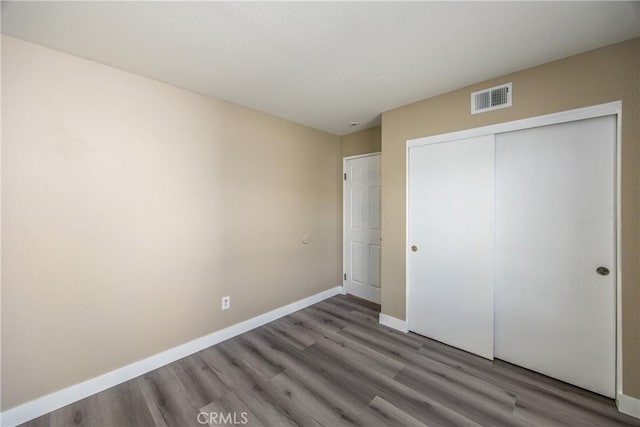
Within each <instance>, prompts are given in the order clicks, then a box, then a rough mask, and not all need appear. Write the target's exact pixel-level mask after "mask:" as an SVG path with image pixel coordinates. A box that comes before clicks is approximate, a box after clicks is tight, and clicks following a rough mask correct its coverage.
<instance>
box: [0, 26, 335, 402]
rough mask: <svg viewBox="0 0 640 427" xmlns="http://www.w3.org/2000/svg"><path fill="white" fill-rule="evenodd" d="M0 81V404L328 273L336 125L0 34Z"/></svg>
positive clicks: (257, 310)
mask: <svg viewBox="0 0 640 427" xmlns="http://www.w3.org/2000/svg"><path fill="white" fill-rule="evenodd" d="M2 89H3V93H2V125H3V126H2V150H3V158H2V193H3V194H2V196H3V197H2V220H3V233H2V252H3V260H2V261H3V265H2V282H3V288H2V351H3V352H2V379H1V380H2V391H3V393H2V398H3V400H2V409H3V410H6V409H9V408H11V407H13V406H15V405H18V404H21V403H24V402H26V401H28V400H31V399H34V398H36V397H39V396H42V395H44V394H47V393H50V392H53V391H56V390H59V389H61V388H63V387H66V386H70V385H72V384H75V383H78V382H80V381H83V380H87V379H90V378H92V377H95V376H97V375H99V374H103V373H105V372H108V371H110V370H113V369H116V368H119V367H121V366H124V365H126V364H129V363H132V362H135V361H136V360H139V359H142V358H145V357H147V356H150V355H153V354H156V353H158V352H160V351H162V350H166V349H168V348H170V347H173V346H176V345H179V344H182V343H185V342H187V341H189V340H192V339H194V338H198V337H201V336H203V335H206V334H208V333H211V332H213V331H216V330H219V329H221V328H223V327H226V326H229V325H231V324H234V323H237V322H239V321H242V320H245V319H248V318H250V317H253V316H255V315H258V314H262V313H264V312H267V311H269V310H271V309H274V308H277V307H280V306H283V305H285V304H287V303H290V302H293V301H296V300H299V299H301V298H304V297H307V296H309V295H312V294H315V293H317V292H320V291H323V290H325V289H328V288H330V287H333V286H337V285H338V284H340V283H341V268H342V267H341V264H342V260H341V258H340V256H341V249H340V248H341V211H342V206H341V201H340V194H341V184H342V183H341V181H340V172H341V168H342V166H341V163H340V144H339V138H338V137H337V136H333V135H330V134H326V133H323V132H319V131H316V130H312V129H309V128H306V127H303V126H299V125H296V124H293V123H290V122H287V121H284V120H280V119H277V118H274V117H271V116H268V115H265V114H261V113H258V112H255V111H250V110H247V109H244V108H241V107H238V106H235V105H231V104H228V103H224V102H219V101H216V100H213V99H211V98H208V97H205V96H201V95H197V94H194V93H191V92H188V91H185V90H181V89H178V88H175V87H172V86H169V85H165V84H162V83H159V82H157V81H153V80H149V79H146V78H143V77H139V76H136V75H133V74H129V73H126V72H122V71H119V70H117V69H114V68H110V67H106V66H103V65H99V64H97V63H94V62H89V61H85V60H82V59H79V58H76V57H73V56H69V55H66V54H63V53H60V52H57V51H54V50H50V49H46V48H43V47H39V46H35V45H32V44H28V43H25V42H22V41H19V40H16V39H12V38H9V37H3V38H2ZM303 233H308V234H309V235H310V236H311V243H310V244H308V245H303V244H302V243H301V236H302V234H303ZM224 295H230V296H231V309H230V310H228V311H225V312H221V310H220V299H221V297H222V296H224Z"/></svg>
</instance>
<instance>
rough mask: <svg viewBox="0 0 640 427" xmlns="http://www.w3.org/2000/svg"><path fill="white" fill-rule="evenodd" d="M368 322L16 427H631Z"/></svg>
mask: <svg viewBox="0 0 640 427" xmlns="http://www.w3.org/2000/svg"><path fill="white" fill-rule="evenodd" d="M378 317H379V313H378V307H377V306H375V305H373V304H369V303H365V302H363V301H361V300H358V299H355V298H353V297H350V296H345V295H337V296H335V297H332V298H330V299H328V300H325V301H323V302H320V303H318V304H315V305H313V306H310V307H307V308H305V309H303V310H300V311H298V312H295V313H292V314H290V315H288V316H285V317H283V318H281V319H278V320H276V321H274V322H271V323H269V324H267V325H264V326H262V327H260V328H256V329H254V330H252V331H249V332H247V333H244V334H242V335H240V336H238V337H235V338H232V339H230V340H228V341H226V342H224V343H220V344H218V345H216V346H213V347H210V348H208V349H205V350H203V351H200V352H198V353H195V354H193V355H191V356H189V357H186V358H184V359H181V360H179V361H176V362H174V363H171V364H169V365H167V366H164V367H162V368H159V369H156V370H154V371H152V372H149V373H147V374H145V375H142V376H140V377H138V378H135V379H133V380H131V381H128V382H126V383H123V384H121V385H118V386H116V387H113V388H111V389H109V390H105V391H104V392H101V393H98V394H96V395H93V396H90V397H88V398H86V399H83V400H81V401H78V402H75V403H73V404H71V405H68V406H65V407H63V408H60V409H58V410H56V411H53V412H51V413H49V414H46V415H44V416H42V417H39V418H37V419H35V420H32V421H30V422H28V423H26V424H25V425H28V426H30V427H46V426H98V427H104V426H114V427H115V426H118V427H120V426H123V427H127V426H136V427H137V426H151V425H153V426H167V427H173V426H176V427H182V426H190V425H198V426H199V425H203V424H202V422H201V421H202V418H200V420H199V419H198V416H200V417H202V416H207V414H209V415H211V416H214V415H215V416H216V417H217V418H216V421H215V422H214V421H213V419H211V420H209V421H211V423H210V424H211V425H212V426H213V425H221V423H222V425H224V424H225V423H226V424H229V425H237V424H234V421H235V422H237V421H238V420H242V418H239V417H241V416H242V414H243V413H245V414H246V416H247V421H248V424H245V425H255V426H275V427H279V426H305V427H306V426H309V427H320V426H326V427H338V426H362V427H383V426H385V427H386V426H424V425H428V426H430V427H433V426H477V425H486V426H529V425H535V426H542V427H552V426H598V427H600V426H602V427H606V426H613V427H630V426H640V420H638V419H634V418H631V417H628V416H626V415H624V414H621V413H619V412H618V411H617V410H616V408H615V403H614V402H613V401H612V400H610V399H607V398H605V397H602V396H598V395H595V394H593V393H591V392H588V391H586V390H583V389H580V388H578V387H574V386H572V385H569V384H566V383H563V382H561V381H557V380H554V379H552V378H548V377H545V376H544V375H541V374H537V373H535V372H531V371H529V370H526V369H524V368H520V367H517V366H514V365H511V364H509V363H506V362H503V361H500V360H494V361H490V360H486V359H483V358H480V357H478V356H475V355H473V354H470V353H467V352H464V351H461V350H458V349H456V348H453V347H450V346H448V345H446V344H443V343H440V342H437V341H434V340H431V339H429V338H427V337H423V336H420V335H417V334H413V333H408V334H403V333H401V332H399V331H396V330H393V329H390V328H387V327H385V326H381V325H380V324H379V323H378ZM201 411H204V415H203V414H202V413H201ZM228 414H232V415H234V414H235V418H229V415H228ZM221 416H222V418H220V417H221ZM205 421H206V420H205Z"/></svg>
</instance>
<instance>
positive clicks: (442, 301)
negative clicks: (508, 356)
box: [407, 135, 494, 359]
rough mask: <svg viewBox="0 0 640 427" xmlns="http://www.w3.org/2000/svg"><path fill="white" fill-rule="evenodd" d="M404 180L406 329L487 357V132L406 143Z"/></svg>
mask: <svg viewBox="0 0 640 427" xmlns="http://www.w3.org/2000/svg"><path fill="white" fill-rule="evenodd" d="M408 185H409V194H408V197H409V207H408V212H409V217H408V221H409V236H408V242H407V243H408V245H409V247H410V249H409V250H408V252H407V266H408V278H407V282H408V298H407V299H408V319H407V320H408V323H409V329H410V330H412V331H414V332H417V333H419V334H422V335H425V336H428V337H430V338H433V339H436V340H438V341H442V342H444V343H447V344H450V345H453V346H455V347H458V348H462V349H464V350H467V351H469V352H472V353H475V354H478V355H480V356H483V357H486V358H489V359H491V358H493V268H494V266H493V264H494V258H493V245H494V137H493V135H490V136H482V137H477V138H469V139H463V140H458V141H452V142H446V143H438V144H429V145H421V146H417V147H411V148H410V149H409V183H408ZM413 249H415V251H414V250H413Z"/></svg>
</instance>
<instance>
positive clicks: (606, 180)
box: [495, 116, 616, 397]
mask: <svg viewBox="0 0 640 427" xmlns="http://www.w3.org/2000/svg"><path fill="white" fill-rule="evenodd" d="M615 132H616V122H615V118H614V117H613V116H611V117H602V118H597V119H590V120H582V121H578V122H571V123H564V124H559V125H553V126H545V127H539V128H534V129H527V130H522V131H517V132H510V133H504V134H499V135H497V136H496V277H495V279H496V281H495V356H496V357H497V358H500V359H504V360H506V361H509V362H512V363H515V364H517V365H520V366H524V367H526V368H529V369H532V370H535V371H538V372H541V373H544V374H547V375H550V376H552V377H555V378H558V379H561V380H564V381H567V382H569V383H572V384H575V385H578V386H580V387H583V388H586V389H589V390H592V391H595V392H597V393H600V394H603V395H605V396H609V397H613V396H614V395H615V282H616V281H615V271H616V265H615V249H614V248H615V222H614V218H615V210H614V206H615V205H614V201H615V187H614V182H615V181H614V165H615V152H614V147H615ZM599 267H604V268H606V269H607V270H608V271H609V274H608V275H600V274H598V272H597V270H598V268H599ZM601 271H602V270H601Z"/></svg>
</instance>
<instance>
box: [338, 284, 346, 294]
mask: <svg viewBox="0 0 640 427" xmlns="http://www.w3.org/2000/svg"><path fill="white" fill-rule="evenodd" d="M338 287H339V288H340V295H346V294H347V288H346V287H345V286H344V285H342V286H338Z"/></svg>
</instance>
